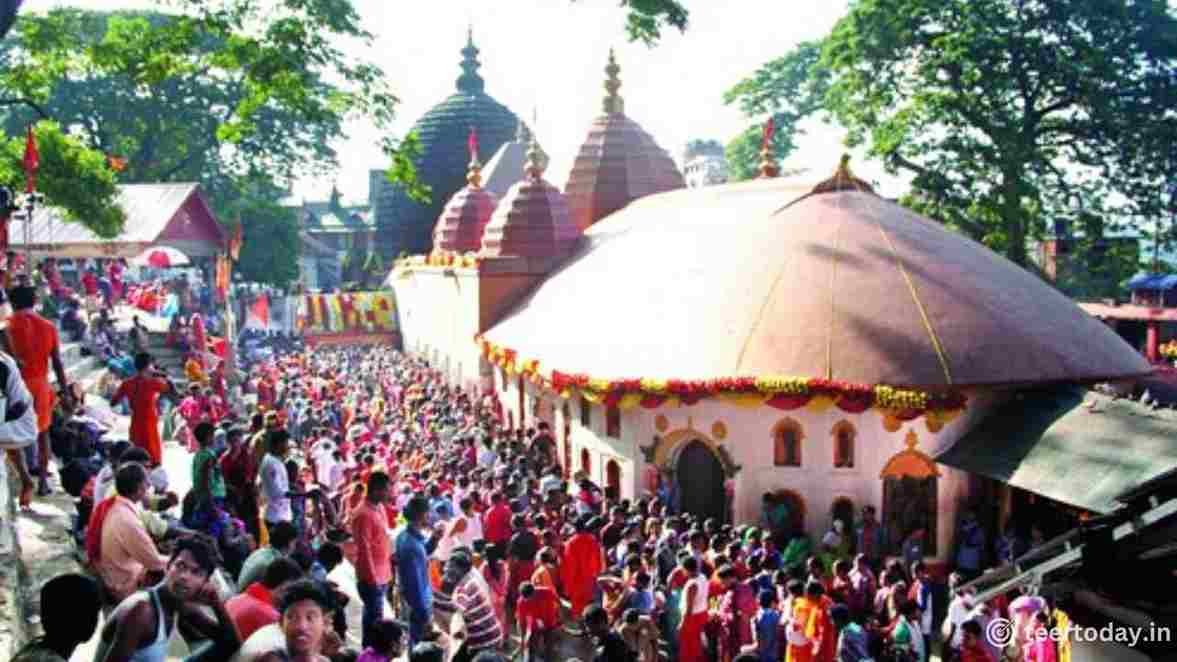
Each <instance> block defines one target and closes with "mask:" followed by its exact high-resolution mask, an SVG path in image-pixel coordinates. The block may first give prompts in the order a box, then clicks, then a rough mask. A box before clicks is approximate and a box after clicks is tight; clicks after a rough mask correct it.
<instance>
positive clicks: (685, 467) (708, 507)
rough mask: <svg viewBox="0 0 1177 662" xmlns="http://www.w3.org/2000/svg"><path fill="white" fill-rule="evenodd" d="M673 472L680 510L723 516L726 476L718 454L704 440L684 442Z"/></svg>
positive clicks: (700, 514)
mask: <svg viewBox="0 0 1177 662" xmlns="http://www.w3.org/2000/svg"><path fill="white" fill-rule="evenodd" d="M675 476H676V477H677V479H678V491H679V504H680V507H681V509H682V510H683V512H687V513H691V514H692V515H695V516H697V517H702V518H708V517H714V518H716V519H718V520H719V521H721V522H722V521H725V520H726V519H727V507H726V501H727V499H726V495H725V492H724V481H725V480H726V476H725V474H724V471H723V465H722V464H720V462H719V458H718V457H716V456H715V453H714V452H713V451H712V450H711V448H709V447H708V446H707V444H705V443H703V442H702V441H699V440H698V439H693V440H691V441H688V442H686V445H685V446H683V449H682V451H680V452H679V454H678V462H676V463H675Z"/></svg>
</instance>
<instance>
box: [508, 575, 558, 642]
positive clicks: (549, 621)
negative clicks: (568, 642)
mask: <svg viewBox="0 0 1177 662" xmlns="http://www.w3.org/2000/svg"><path fill="white" fill-rule="evenodd" d="M515 622H516V623H517V624H518V625H519V630H520V632H521V633H522V635H523V647H524V650H530V651H532V652H533V653H535V654H538V655H540V656H541V657H543V659H545V660H547V659H553V657H554V656H553V655H551V653H552V651H553V647H554V646H553V645H554V644H555V643H556V640H555V637H554V634H555V632H556V630H557V629H558V628H559V627H560V598H559V596H557V595H556V592H555V591H553V590H552V589H550V588H548V587H546V586H535V585H534V584H532V583H531V582H523V583H522V584H520V585H519V601H518V602H517V603H516V605H515Z"/></svg>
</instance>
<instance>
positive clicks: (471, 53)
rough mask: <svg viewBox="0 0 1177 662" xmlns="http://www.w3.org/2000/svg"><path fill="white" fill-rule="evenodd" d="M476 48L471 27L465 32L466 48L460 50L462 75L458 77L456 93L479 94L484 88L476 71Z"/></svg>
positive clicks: (483, 83)
mask: <svg viewBox="0 0 1177 662" xmlns="http://www.w3.org/2000/svg"><path fill="white" fill-rule="evenodd" d="M478 52H479V51H478V47H477V46H475V45H474V28H473V26H471V27H469V28H467V30H466V47H465V48H463V49H462V75H461V76H458V91H459V92H465V93H466V94H481V93H482V91H483V89H484V88H485V86H486V83H485V82H484V81H483V80H482V76H479V75H478V69H479V68H480V67H481V66H482V65H481V64H479V62H478Z"/></svg>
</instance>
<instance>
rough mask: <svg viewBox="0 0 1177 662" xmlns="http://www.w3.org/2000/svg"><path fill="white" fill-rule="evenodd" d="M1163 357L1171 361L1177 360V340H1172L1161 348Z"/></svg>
mask: <svg viewBox="0 0 1177 662" xmlns="http://www.w3.org/2000/svg"><path fill="white" fill-rule="evenodd" d="M1159 350H1160V352H1161V356H1163V357H1165V358H1167V359H1169V360H1177V339H1174V340H1170V341H1169V342H1167V343H1165V344H1163V345H1161V346H1160V348H1159Z"/></svg>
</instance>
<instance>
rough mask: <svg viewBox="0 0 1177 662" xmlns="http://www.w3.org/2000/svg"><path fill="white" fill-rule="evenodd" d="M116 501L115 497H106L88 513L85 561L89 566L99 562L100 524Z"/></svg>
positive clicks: (100, 546) (100, 553)
mask: <svg viewBox="0 0 1177 662" xmlns="http://www.w3.org/2000/svg"><path fill="white" fill-rule="evenodd" d="M117 499H118V496H117V495H113V496H108V497H106V498H105V499H103V500H102V501H100V502H99V503H98V505H96V506H94V511H93V512H92V513H90V522H89V523H88V524H87V525H86V561H87V562H88V563H89V564H90V565H91V566H93V565H95V564H97V563H98V561H99V560H101V557H102V523H103V521H105V520H106V514H107V513H109V512H110V509H111V508H112V507H113V506H114V504H115V501H116V500H117Z"/></svg>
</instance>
